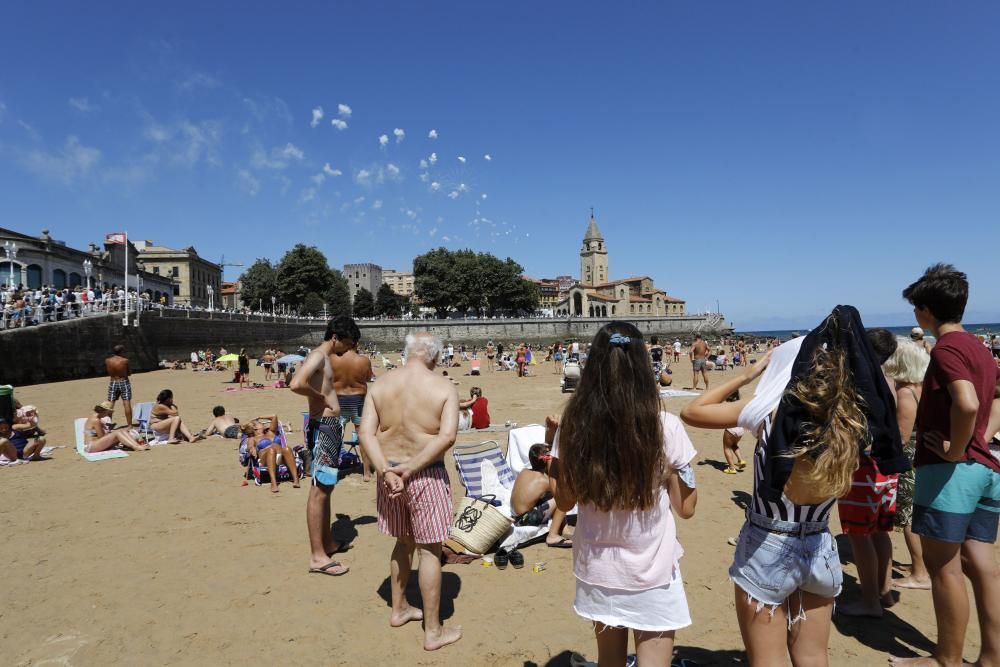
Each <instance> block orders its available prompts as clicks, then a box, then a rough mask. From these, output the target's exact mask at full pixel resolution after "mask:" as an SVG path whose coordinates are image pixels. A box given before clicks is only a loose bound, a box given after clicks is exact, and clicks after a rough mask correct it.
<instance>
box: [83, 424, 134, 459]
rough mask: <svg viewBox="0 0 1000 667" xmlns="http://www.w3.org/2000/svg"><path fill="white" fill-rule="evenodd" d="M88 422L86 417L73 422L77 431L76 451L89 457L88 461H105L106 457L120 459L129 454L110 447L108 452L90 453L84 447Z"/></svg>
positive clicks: (84, 456)
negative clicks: (85, 429)
mask: <svg viewBox="0 0 1000 667" xmlns="http://www.w3.org/2000/svg"><path fill="white" fill-rule="evenodd" d="M86 423H87V418H86V417H80V418H79V419H77V420H75V421H74V422H73V431H74V433H76V453H77V454H79V455H80V456H82V457H83V458H85V459H87V460H88V461H104V460H105V459H120V458H124V457H127V456H128V454H126V453H125V452H123V451H121V450H118V449H110V450H108V451H106V452H95V453H93V454H92V453H90V452H88V451H86V450H85V449H84V447H85V446H86V442H87V440H86V438H84V437H83V426H84V424H86Z"/></svg>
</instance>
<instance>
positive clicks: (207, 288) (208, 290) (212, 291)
mask: <svg viewBox="0 0 1000 667" xmlns="http://www.w3.org/2000/svg"><path fill="white" fill-rule="evenodd" d="M205 292H206V293H207V294H208V312H212V307H213V306H214V305H215V300H214V299H213V298H212V297H213V296H214V295H215V289H213V288H212V286H211V285H206V286H205Z"/></svg>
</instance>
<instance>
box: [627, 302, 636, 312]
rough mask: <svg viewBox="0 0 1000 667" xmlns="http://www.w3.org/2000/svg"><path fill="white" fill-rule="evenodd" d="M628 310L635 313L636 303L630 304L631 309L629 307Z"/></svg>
mask: <svg viewBox="0 0 1000 667" xmlns="http://www.w3.org/2000/svg"><path fill="white" fill-rule="evenodd" d="M628 310H629V312H630V313H634V312H635V304H634V303H633V304H630V305H629V307H628Z"/></svg>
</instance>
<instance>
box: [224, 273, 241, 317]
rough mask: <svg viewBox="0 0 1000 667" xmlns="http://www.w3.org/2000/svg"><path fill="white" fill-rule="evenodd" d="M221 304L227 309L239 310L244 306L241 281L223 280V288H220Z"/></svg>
mask: <svg viewBox="0 0 1000 667" xmlns="http://www.w3.org/2000/svg"><path fill="white" fill-rule="evenodd" d="M219 294H220V296H219V306H220V307H221V308H223V309H225V310H239V309H240V308H242V307H243V299H242V290H241V289H240V281H238V280H237V281H236V282H227V281H225V280H224V281H222V288H221V289H220V290H219Z"/></svg>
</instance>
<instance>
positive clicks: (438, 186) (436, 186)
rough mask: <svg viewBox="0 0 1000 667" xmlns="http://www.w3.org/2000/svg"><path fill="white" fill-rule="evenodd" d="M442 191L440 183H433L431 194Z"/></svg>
mask: <svg viewBox="0 0 1000 667" xmlns="http://www.w3.org/2000/svg"><path fill="white" fill-rule="evenodd" d="M440 189H441V184H440V183H438V182H437V181H434V182H433V183H431V192H437V191H438V190H440Z"/></svg>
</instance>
